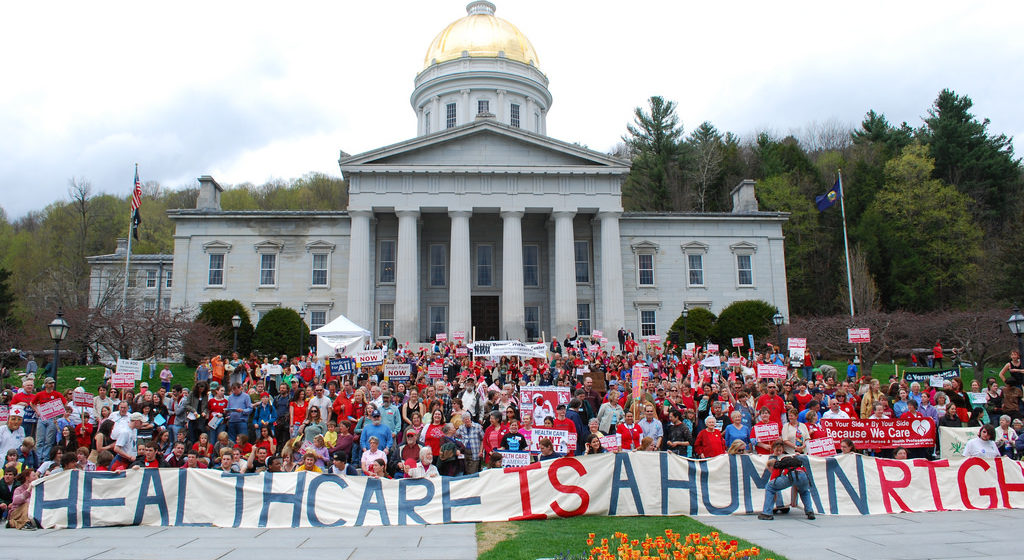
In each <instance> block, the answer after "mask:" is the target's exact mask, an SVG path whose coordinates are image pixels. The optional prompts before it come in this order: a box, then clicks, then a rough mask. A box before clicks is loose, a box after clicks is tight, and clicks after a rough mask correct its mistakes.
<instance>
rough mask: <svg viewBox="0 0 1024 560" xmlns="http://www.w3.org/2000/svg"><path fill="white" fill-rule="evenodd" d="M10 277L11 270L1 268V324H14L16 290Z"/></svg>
mask: <svg viewBox="0 0 1024 560" xmlns="http://www.w3.org/2000/svg"><path fill="white" fill-rule="evenodd" d="M10 279H11V271H9V270H7V269H5V268H0V324H2V325H7V326H14V323H15V322H16V321H15V317H14V292H13V291H11V284H10Z"/></svg>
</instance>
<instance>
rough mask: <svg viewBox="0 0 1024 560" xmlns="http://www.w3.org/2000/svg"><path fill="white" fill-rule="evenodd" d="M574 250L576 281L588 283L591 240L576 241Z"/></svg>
mask: <svg viewBox="0 0 1024 560" xmlns="http://www.w3.org/2000/svg"><path fill="white" fill-rule="evenodd" d="M573 252H574V253H575V254H576V283H577V284H587V283H589V282H590V242H589V241H576V242H575V243H574V251H573Z"/></svg>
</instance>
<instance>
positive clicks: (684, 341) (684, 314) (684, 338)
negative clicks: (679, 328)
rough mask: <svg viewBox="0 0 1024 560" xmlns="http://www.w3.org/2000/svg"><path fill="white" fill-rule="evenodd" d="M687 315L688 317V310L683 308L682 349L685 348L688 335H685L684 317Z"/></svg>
mask: <svg viewBox="0 0 1024 560" xmlns="http://www.w3.org/2000/svg"><path fill="white" fill-rule="evenodd" d="M689 315H690V310H689V309H687V308H685V307H684V308H683V348H686V339H687V338H688V335H687V332H686V317H687V316H689Z"/></svg>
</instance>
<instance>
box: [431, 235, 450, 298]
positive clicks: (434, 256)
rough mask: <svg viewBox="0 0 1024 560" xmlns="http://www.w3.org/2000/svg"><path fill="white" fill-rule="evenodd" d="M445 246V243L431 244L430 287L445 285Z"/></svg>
mask: <svg viewBox="0 0 1024 560" xmlns="http://www.w3.org/2000/svg"><path fill="white" fill-rule="evenodd" d="M445 264H446V263H445V247H444V245H431V246H430V287H431V288H443V287H444V286H445V271H446V269H447V267H446V266H445Z"/></svg>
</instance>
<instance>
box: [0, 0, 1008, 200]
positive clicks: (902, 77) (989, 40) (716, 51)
mask: <svg viewBox="0 0 1024 560" xmlns="http://www.w3.org/2000/svg"><path fill="white" fill-rule="evenodd" d="M495 3H496V4H497V6H498V10H497V15H498V16H500V17H503V18H505V19H507V20H509V21H511V22H512V23H514V24H515V25H517V26H518V27H519V28H520V29H521V30H522V31H523V32H524V33H525V34H526V35H527V36H528V37H529V38H530V40H531V41H532V42H533V44H534V46H535V47H536V49H537V52H538V56H539V58H540V67H541V69H542V70H543V71H544V72H545V73H546V74H547V76H548V78H549V79H550V80H551V84H550V89H551V92H552V95H553V96H554V104H553V106H552V109H551V112H550V114H549V117H548V133H549V134H551V135H552V136H554V137H556V138H559V139H562V140H567V141H571V142H580V143H582V144H585V145H588V146H589V147H591V148H593V149H597V150H601V151H607V150H609V149H610V148H611V147H612V146H614V145H615V144H616V143H617V142H618V140H619V137H620V136H621V135H622V134H623V133H624V132H625V126H626V123H627V122H629V120H630V118H631V114H632V110H633V108H634V107H636V106H638V105H642V104H644V103H645V100H646V99H647V98H648V97H650V96H651V95H662V96H664V97H666V98H668V99H671V100H674V101H676V102H677V103H678V105H679V114H680V117H681V119H682V121H683V125H684V127H685V128H686V129H687V130H690V129H691V128H693V127H694V126H696V125H697V124H699V123H700V122H701V121H704V120H709V121H711V122H712V123H714V124H715V125H716V126H718V127H719V128H720V129H722V130H730V131H733V132H735V133H737V134H740V135H743V136H746V135H749V134H751V133H753V132H755V131H758V130H772V131H775V132H777V133H780V134H785V133H789V132H795V131H799V130H801V129H802V128H804V127H806V126H807V125H809V124H810V123H813V122H824V121H829V120H838V121H840V122H844V123H849V124H850V125H851V126H852V125H854V124H857V123H859V122H860V120H861V118H862V117H863V115H864V113H865V112H866V111H868V110H869V109H875V110H876V111H880V112H883V113H885V114H886V116H887V117H888V118H889V120H890V121H893V122H901V121H904V120H905V121H907V122H909V123H910V124H911V125H912V126H918V125H920V123H921V117H922V116H923V115H924V114H925V111H926V110H927V108H928V107H929V105H930V104H931V102H932V101H933V100H934V99H935V97H936V95H937V93H938V92H939V91H940V90H941V89H942V88H944V87H950V88H952V89H954V90H956V91H957V92H958V93H963V94H968V95H970V96H971V98H972V99H973V100H974V102H975V107H974V110H975V114H976V115H978V116H981V117H987V118H989V119H991V121H992V124H991V130H993V131H996V132H1002V133H1005V134H1007V135H1011V136H1013V137H1014V138H1015V146H1016V148H1017V152H1018V153H1021V152H1024V140H1022V138H1024V111H1021V101H1020V100H1021V92H1022V91H1024V72H1022V71H1021V69H1022V68H1024V33H1021V32H1020V22H1021V21H1022V20H1024V3H1021V2H940V1H933V2H892V1H887V2H855V3H834V2H833V3H827V2H820V1H818V2H763V1H762V2H746V1H734V2H700V3H697V2H654V1H646V0H634V1H632V2H621V1H604V0H591V1H588V2H580V1H572V2H569V1H558V2H552V1H551V0H546V1H541V0H504V1H502V0H497V1H496V2H495ZM465 4H466V2H465V1H462V0H419V1H411V0H410V1H406V0H391V1H388V2H354V1H340V0H334V1H324V2H315V1H308V2H292V3H282V2H272V3H271V2H260V1H247V2H229V1H217V2H209V1H206V2H191V1H188V0H184V1H178V2H172V3H154V2H138V1H133V2H125V3H116V2H101V3H92V2H67V3H60V2H17V3H10V4H8V5H7V6H5V10H4V11H5V16H4V20H5V21H4V23H3V24H2V26H0V49H2V52H4V59H5V64H4V73H5V76H4V78H5V79H4V81H3V82H4V86H3V87H0V192H2V193H3V196H2V197H0V206H2V207H3V208H4V209H5V210H6V212H7V214H8V216H9V217H11V218H17V217H19V216H22V215H24V214H25V213H27V212H28V211H30V210H33V209H41V208H43V207H44V206H45V205H46V204H48V203H50V202H52V201H54V200H58V199H61V198H65V197H66V196H67V185H68V181H69V179H71V178H83V179H86V180H88V181H90V182H91V183H92V184H93V186H94V188H95V189H96V190H98V191H101V192H111V193H123V194H125V195H126V194H127V193H128V192H129V191H130V188H131V182H132V174H133V166H134V164H135V163H138V164H139V167H140V172H141V176H142V179H143V180H144V181H149V180H155V181H159V182H160V183H161V184H163V185H164V186H167V187H179V186H182V185H186V184H189V183H191V182H192V181H193V180H194V179H195V177H198V176H199V175H203V174H211V175H213V176H214V177H216V178H217V179H218V180H219V181H220V182H221V183H222V184H235V183H241V182H245V181H250V182H253V183H261V182H264V181H266V180H268V179H271V178H284V179H288V178H293V177H298V176H301V175H302V174H304V173H306V172H309V171H322V172H326V173H330V174H333V175H339V172H338V167H337V159H338V151H339V150H344V151H346V152H348V153H351V154H356V153H359V152H362V151H366V150H369V149H372V148H375V147H378V146H382V145H385V144H390V143H393V142H396V141H400V140H403V139H406V138H409V137H411V136H414V135H415V133H416V121H415V117H414V113H413V111H412V109H411V107H410V106H409V95H410V94H411V92H412V85H413V78H414V77H415V74H416V73H417V72H418V71H419V70H421V69H422V67H423V57H424V55H425V52H426V48H427V46H428V45H429V43H430V41H431V39H433V37H434V35H435V34H437V33H438V32H439V31H440V30H441V29H442V28H444V27H445V26H446V25H447V24H448V23H450V22H451V21H453V20H455V19H458V18H459V17H462V16H463V15H465Z"/></svg>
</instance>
